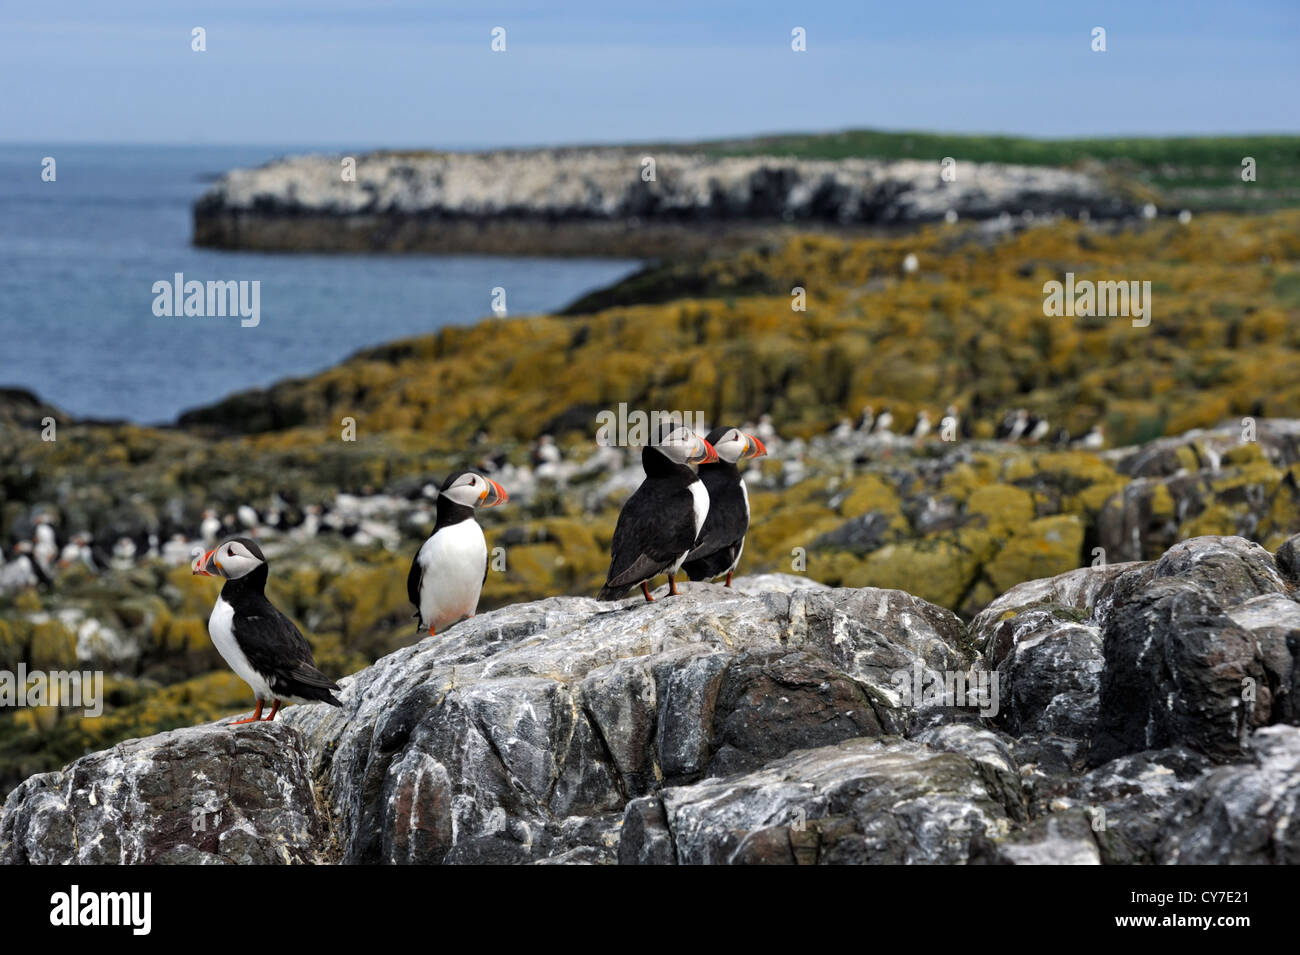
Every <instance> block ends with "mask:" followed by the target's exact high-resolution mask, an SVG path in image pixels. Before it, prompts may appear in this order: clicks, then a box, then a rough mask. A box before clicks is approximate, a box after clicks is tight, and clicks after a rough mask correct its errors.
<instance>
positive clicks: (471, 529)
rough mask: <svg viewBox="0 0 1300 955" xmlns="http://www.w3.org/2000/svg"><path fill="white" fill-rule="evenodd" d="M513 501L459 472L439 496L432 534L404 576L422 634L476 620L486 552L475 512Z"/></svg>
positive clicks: (472, 474) (495, 487)
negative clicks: (457, 622)
mask: <svg viewBox="0 0 1300 955" xmlns="http://www.w3.org/2000/svg"><path fill="white" fill-rule="evenodd" d="M508 500H510V498H509V496H508V495H507V494H506V492H505V489H504V488H503V487H502V486H501V485H500V484H498V483H497V482H496V481H493V480H492V479H491V478H486V477H484V476H483V475H481V474H478V473H476V472H474V471H457V472H456V473H455V474H453V475H451V477H449V478H447V480H446V481H444V482H443V483H442V487H441V488H440V489H439V491H438V503H437V513H438V516H437V519H436V520H435V521H434V524H433V533H432V534H430V535H429V539H428V540H426V541H425V542H424V544H423V545H421V547H420V549H419V551H417V552H416V555H415V559H414V560H412V561H411V572H410V573H409V574H407V576H406V595H407V596H408V597H410V598H411V603H412V604H414V605H415V614H414V616H415V617H416V619H417V620H419V629H420V630H421V631H423V630H426V629H427V630H428V631H429V636H431V637H432V636H434V634H435V632H436V630H437V628H438V627H445V626H447V625H448V624H451V623H455V622H456V621H457V620H459V619H460V618H461V617H472V616H474V613H475V612H476V611H477V610H478V597H479V594H480V593H481V592H482V590H483V582H484V581H485V580H487V572H488V550H487V540H486V539H485V538H484V537H483V529H482V528H481V527H479V526H478V521H476V520H474V509H475V508H476V507H496V506H497V505H498V504H504V503H506V501H508Z"/></svg>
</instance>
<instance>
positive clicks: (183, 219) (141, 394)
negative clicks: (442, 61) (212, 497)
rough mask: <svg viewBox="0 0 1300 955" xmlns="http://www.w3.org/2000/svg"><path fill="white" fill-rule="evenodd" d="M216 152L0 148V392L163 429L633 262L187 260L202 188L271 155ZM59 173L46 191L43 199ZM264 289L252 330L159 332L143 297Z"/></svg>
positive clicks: (160, 323) (536, 308)
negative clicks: (47, 176)
mask: <svg viewBox="0 0 1300 955" xmlns="http://www.w3.org/2000/svg"><path fill="white" fill-rule="evenodd" d="M295 151H297V150H293V149H286V150H281V151H277V150H274V149H268V148H256V147H227V146H183V147H175V146H45V147H41V146H31V147H26V146H0V386H17V387H22V388H28V389H31V390H32V391H35V392H36V393H37V394H38V395H40V396H41V397H42V398H43V399H45V400H46V401H49V402H52V403H53V404H55V405H58V406H60V407H62V408H64V409H65V410H67V411H69V412H71V413H72V414H74V415H77V416H89V417H97V418H127V419H131V420H133V421H137V422H141V423H160V422H166V421H171V420H174V419H175V417H176V416H177V415H178V414H179V413H180V412H181V411H183V410H185V409H187V408H192V407H196V406H198V405H204V404H209V403H211V402H213V401H216V400H218V399H220V398H222V397H224V396H226V395H228V394H230V393H231V392H234V391H239V390H242V389H246V388H251V387H257V386H263V385H269V384H271V383H272V382H274V381H277V380H279V379H281V378H285V377H290V376H294V375H304V374H310V373H312V372H315V371H319V370H321V369H323V368H327V367H329V366H330V365H333V364H336V363H337V362H339V361H341V360H343V359H344V358H346V357H347V356H349V355H350V354H352V353H353V352H355V351H357V350H358V349H360V348H363V347H365V346H367V345H375V344H379V343H382V342H386V341H391V340H393V339H396V338H402V337H405V336H409V335H418V334H422V333H426V332H430V331H433V330H434V329H437V328H441V327H442V326H444V325H455V324H465V323H469V322H473V321H475V320H477V319H480V318H483V317H485V316H488V315H490V314H491V305H492V289H493V288H495V287H497V286H501V287H503V288H505V289H506V292H507V305H508V306H509V313H510V314H511V315H523V314H529V313H535V312H542V311H549V310H553V309H556V308H559V307H562V306H564V305H566V304H568V303H569V302H571V301H572V300H574V299H575V298H577V297H578V296H579V295H581V294H582V293H584V292H586V291H589V290H591V289H593V288H596V287H599V286H602V285H606V284H609V283H611V282H614V281H617V280H618V279H620V278H622V277H623V276H625V275H627V274H628V273H630V272H631V271H633V270H634V269H635V268H636V267H637V263H635V262H629V261H626V260H608V259H602V260H575V259H538V258H512V257H495V256H430V255H423V256H364V255H328V256H325V255H283V254H280V255H267V254H260V253H243V252H217V251H211V250H206V249H196V248H194V247H193V246H191V244H190V237H191V211H190V210H191V204H192V202H193V201H194V199H195V198H196V197H197V196H198V195H199V194H200V193H201V192H202V191H203V190H204V189H205V188H206V186H207V182H205V181H204V179H205V177H211V176H212V175H213V174H216V173H221V172H224V171H226V170H227V169H230V168H234V167H237V166H252V165H259V164H261V163H263V162H266V161H267V160H269V159H272V158H274V157H275V156H276V155H279V154H281V153H289V152H295ZM47 155H48V156H53V157H54V158H55V160H56V162H57V175H58V178H57V181H55V182H52V183H47V182H42V181H41V159H42V157H44V156H47ZM176 272H182V273H184V275H185V278H186V280H187V281H188V280H190V279H198V280H200V281H208V280H223V281H224V280H249V281H251V280H260V282H261V321H260V324H259V325H258V326H257V327H255V328H244V327H241V325H240V320H239V318H238V317H236V318H229V317H227V318H193V317H191V318H159V317H156V316H155V315H154V314H153V301H154V293H153V292H152V288H153V284H154V283H155V282H158V281H168V282H170V281H172V278H173V275H174V273H176Z"/></svg>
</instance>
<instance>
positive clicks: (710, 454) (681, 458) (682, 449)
mask: <svg viewBox="0 0 1300 955" xmlns="http://www.w3.org/2000/svg"><path fill="white" fill-rule="evenodd" d="M655 447H656V448H658V449H659V451H660V452H661V453H662V454H663V456H664V457H666V458H667V459H668V460H670V461H675V462H676V463H678V464H708V463H710V462H712V461H716V460H718V452H716V451H715V450H713V445H711V444H709V442H707V441H705V440H704V439H703V438H701V437H700V436H699V435H698V434H696V433H695V432H694V431H692V430H691V429H690V428H687V427H685V426H679V427H676V428H674V429H673V430H672V431H670V432H669V433H668V434H667V435H665V436H664V437H663V438H662V439H661V440H660V441H659V443H658V444H656V445H655Z"/></svg>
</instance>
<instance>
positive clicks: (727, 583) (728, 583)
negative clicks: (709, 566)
mask: <svg viewBox="0 0 1300 955" xmlns="http://www.w3.org/2000/svg"><path fill="white" fill-rule="evenodd" d="M722 586H724V587H730V586H731V571H727V582H726V583H725V584H723V585H722Z"/></svg>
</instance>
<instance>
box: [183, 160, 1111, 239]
mask: <svg viewBox="0 0 1300 955" xmlns="http://www.w3.org/2000/svg"><path fill="white" fill-rule="evenodd" d="M650 156H651V158H653V160H654V168H653V177H652V178H648V177H647V176H643V173H645V171H646V170H647V169H648V168H649V167H648V166H647V165H646V164H645V162H644V159H645V158H647V157H646V155H644V154H642V153H639V152H633V151H629V150H622V149H586V150H579V149H564V150H538V151H531V152H491V153H434V152H427V153H421V152H404V153H374V154H370V155H365V156H360V157H354V158H355V160H356V161H355V178H353V179H345V178H344V175H343V170H344V167H343V162H344V158H343V157H339V156H298V157H290V158H287V159H282V160H279V161H277V162H273V163H270V164H268V165H266V166H262V167H260V168H257V169H241V170H235V171H232V172H230V173H227V174H226V175H225V176H223V177H222V178H221V179H220V180H218V181H217V183H216V184H215V185H214V186H213V187H212V188H211V189H210V190H209V191H208V192H207V193H206V194H205V195H204V196H203V197H202V198H200V200H199V201H198V203H197V204H196V206H195V211H194V240H195V243H196V244H197V245H208V246H218V247H223V248H257V249H328V250H362V249H371V250H375V249H383V250H391V251H461V252H463V251H495V252H516V253H518V252H537V253H541V254H552V255H553V254H565V253H570V254H575V253H576V254H590V255H641V256H650V255H661V254H664V253H666V252H676V253H677V254H682V253H684V252H687V251H692V250H706V249H710V248H716V247H717V246H718V244H719V242H720V240H721V241H723V243H724V244H726V242H725V240H726V239H727V237H728V236H730V237H731V238H732V239H735V238H736V237H737V236H739V237H740V238H741V240H742V244H743V243H749V242H752V241H753V240H754V239H755V238H758V237H760V236H761V235H762V229H763V228H764V227H767V228H771V227H775V226H781V225H783V224H789V223H797V224H800V225H801V226H803V227H804V228H807V227H809V226H824V227H835V228H843V227H852V226H863V225H874V224H880V223H907V222H925V221H933V220H939V219H943V218H944V216H945V215H947V214H948V213H950V212H951V213H955V214H957V215H958V216H959V217H962V218H979V219H983V218H989V217H992V216H998V215H1000V214H1002V213H1010V214H1012V215H1015V216H1020V215H1022V214H1025V213H1028V214H1031V215H1032V214H1045V213H1057V214H1061V213H1063V214H1067V215H1075V214H1078V213H1080V212H1088V213H1090V214H1092V215H1093V216H1098V217H1114V216H1121V215H1128V214H1131V213H1132V212H1133V210H1134V206H1133V204H1132V202H1131V201H1130V200H1128V199H1126V198H1124V197H1122V196H1119V195H1117V194H1115V193H1114V192H1112V191H1111V190H1110V189H1108V188H1107V187H1105V186H1103V185H1102V183H1101V182H1100V181H1099V180H1098V179H1096V178H1093V177H1092V176H1090V175H1087V174H1085V173H1081V172H1075V171H1070V170H1060V169H1052V168H1047V167H1036V166H1010V165H1002V164H997V163H963V164H962V165H961V167H960V171H959V174H958V176H957V178H956V179H955V180H954V181H952V182H947V181H944V179H943V178H941V176H940V168H939V157H935V160H934V161H933V162H920V161H916V160H873V159H843V160H810V159H789V158H785V159H781V158H773V157H721V158H720V157H711V156H705V155H698V154H691V153H678V152H659V151H653V152H652V153H651V154H650ZM733 244H734V243H733Z"/></svg>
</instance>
